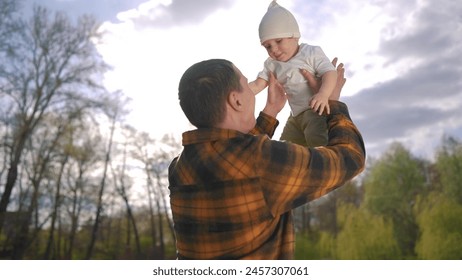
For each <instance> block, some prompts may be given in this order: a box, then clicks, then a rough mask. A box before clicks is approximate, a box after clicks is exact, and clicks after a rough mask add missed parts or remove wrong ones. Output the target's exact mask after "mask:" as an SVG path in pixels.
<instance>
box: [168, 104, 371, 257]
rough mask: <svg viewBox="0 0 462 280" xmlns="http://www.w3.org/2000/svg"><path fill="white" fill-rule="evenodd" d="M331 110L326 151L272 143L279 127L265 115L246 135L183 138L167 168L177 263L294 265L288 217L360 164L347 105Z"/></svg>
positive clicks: (361, 151) (204, 133)
mask: <svg viewBox="0 0 462 280" xmlns="http://www.w3.org/2000/svg"><path fill="white" fill-rule="evenodd" d="M330 106H331V114H330V115H328V116H327V122H328V127H329V143H328V146H326V147H318V148H306V147H303V146H299V145H296V144H292V143H287V142H281V141H274V140H271V139H270V138H269V137H271V136H272V135H273V133H274V131H275V128H276V126H277V124H278V122H277V120H276V119H274V118H272V117H270V116H268V115H265V114H264V113H260V116H259V117H258V118H257V125H256V127H255V128H254V129H253V130H252V131H251V132H250V133H249V134H243V133H240V132H238V131H234V130H225V129H217V128H210V129H197V130H193V131H188V132H185V133H184V134H183V146H184V149H183V151H182V153H181V154H180V155H179V156H178V157H177V158H175V159H174V160H173V161H172V163H171V165H170V167H169V189H170V204H171V210H172V214H173V221H174V228H175V234H176V239H177V240H176V242H177V243H176V246H177V256H178V259H292V258H293V254H294V242H295V234H294V225H293V220H292V213H291V210H292V209H294V208H296V207H298V206H301V205H303V204H305V203H307V202H309V201H312V200H314V199H316V198H319V197H321V196H322V195H324V194H326V193H328V192H330V191H332V190H334V189H335V188H337V187H339V186H341V185H343V184H344V183H346V182H347V181H348V180H350V179H352V178H353V177H354V176H356V175H357V174H358V173H359V172H361V171H362V170H363V168H364V165H365V148H364V143H363V140H362V137H361V134H360V133H359V131H358V130H357V128H356V126H355V125H354V124H353V122H352V121H351V119H350V116H349V113H348V108H347V106H346V105H345V104H343V103H341V102H331V104H330ZM268 136H269V137H268Z"/></svg>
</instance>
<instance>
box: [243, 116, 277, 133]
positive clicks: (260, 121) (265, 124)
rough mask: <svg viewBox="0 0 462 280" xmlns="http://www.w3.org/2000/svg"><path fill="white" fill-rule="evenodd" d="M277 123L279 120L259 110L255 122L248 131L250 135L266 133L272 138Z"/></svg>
mask: <svg viewBox="0 0 462 280" xmlns="http://www.w3.org/2000/svg"><path fill="white" fill-rule="evenodd" d="M278 125H279V121H278V120H277V119H275V118H273V117H271V116H270V115H268V114H265V113H263V112H260V115H259V116H258V118H257V124H256V125H255V127H254V128H253V129H252V130H251V131H250V132H249V133H250V134H252V135H261V134H266V135H268V137H269V138H272V137H273V135H274V132H275V131H276V128H277V126H278Z"/></svg>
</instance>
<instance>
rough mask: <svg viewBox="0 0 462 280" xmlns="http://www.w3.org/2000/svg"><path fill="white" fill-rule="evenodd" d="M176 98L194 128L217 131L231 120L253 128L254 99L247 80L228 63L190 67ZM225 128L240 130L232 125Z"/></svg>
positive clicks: (208, 63) (208, 61)
mask: <svg viewBox="0 0 462 280" xmlns="http://www.w3.org/2000/svg"><path fill="white" fill-rule="evenodd" d="M178 98H179V99H180V106H181V109H183V112H184V113H185V115H186V117H187V118H188V120H189V121H190V122H191V124H193V125H194V126H196V127H197V128H206V127H207V128H208V127H217V126H219V125H221V124H223V123H224V122H228V121H229V120H230V119H232V120H234V122H235V124H239V123H241V122H242V123H243V124H245V123H249V125H247V126H250V125H254V122H253V123H252V118H253V121H254V120H255V116H254V110H255V96H254V94H253V92H252V91H251V90H250V88H249V86H248V82H247V79H246V78H245V77H244V76H243V75H242V73H241V72H240V71H239V69H237V68H236V67H235V66H234V65H233V64H232V63H231V62H230V61H228V60H224V59H211V60H205V61H202V62H198V63H196V64H194V65H192V66H191V67H189V68H188V69H187V70H186V72H185V73H184V74H183V76H182V77H181V80H180V84H179V87H178ZM250 123H252V124H250ZM247 126H246V127H247ZM228 128H234V129H238V130H241V129H239V128H238V127H235V125H230V126H229V127H228ZM250 129H251V128H249V130H250Z"/></svg>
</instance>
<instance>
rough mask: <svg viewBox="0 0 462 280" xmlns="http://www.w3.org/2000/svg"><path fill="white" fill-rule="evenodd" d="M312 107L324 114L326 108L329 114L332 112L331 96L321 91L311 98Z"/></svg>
mask: <svg viewBox="0 0 462 280" xmlns="http://www.w3.org/2000/svg"><path fill="white" fill-rule="evenodd" d="M310 107H311V109H312V110H313V111H315V112H318V113H319V115H322V113H323V112H324V109H326V113H327V114H330V107H329V96H326V95H324V94H322V93H320V92H318V93H316V94H315V95H314V96H313V97H312V98H311V100H310Z"/></svg>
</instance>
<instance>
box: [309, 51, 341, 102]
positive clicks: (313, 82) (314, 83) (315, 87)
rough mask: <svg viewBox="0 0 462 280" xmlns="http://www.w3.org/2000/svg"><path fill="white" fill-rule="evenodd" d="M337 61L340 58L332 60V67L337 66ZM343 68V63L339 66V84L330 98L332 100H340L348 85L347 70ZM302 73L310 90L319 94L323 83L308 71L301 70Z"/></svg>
mask: <svg viewBox="0 0 462 280" xmlns="http://www.w3.org/2000/svg"><path fill="white" fill-rule="evenodd" d="M337 61H338V58H334V59H333V60H332V65H334V66H337ZM343 66H344V65H343V63H340V64H339V65H338V66H337V84H336V86H335V88H334V91H333V92H332V94H331V95H330V97H329V99H330V100H339V98H340V92H341V91H342V88H343V86H344V85H345V83H346V78H345V68H344V67H343ZM300 72H301V73H302V75H303V77H305V79H306V80H307V81H308V86H309V87H310V89H311V90H312V91H313V92H319V89H320V88H321V81H320V80H318V79H316V77H315V76H314V75H313V74H311V73H310V72H308V71H306V70H305V69H300Z"/></svg>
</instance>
